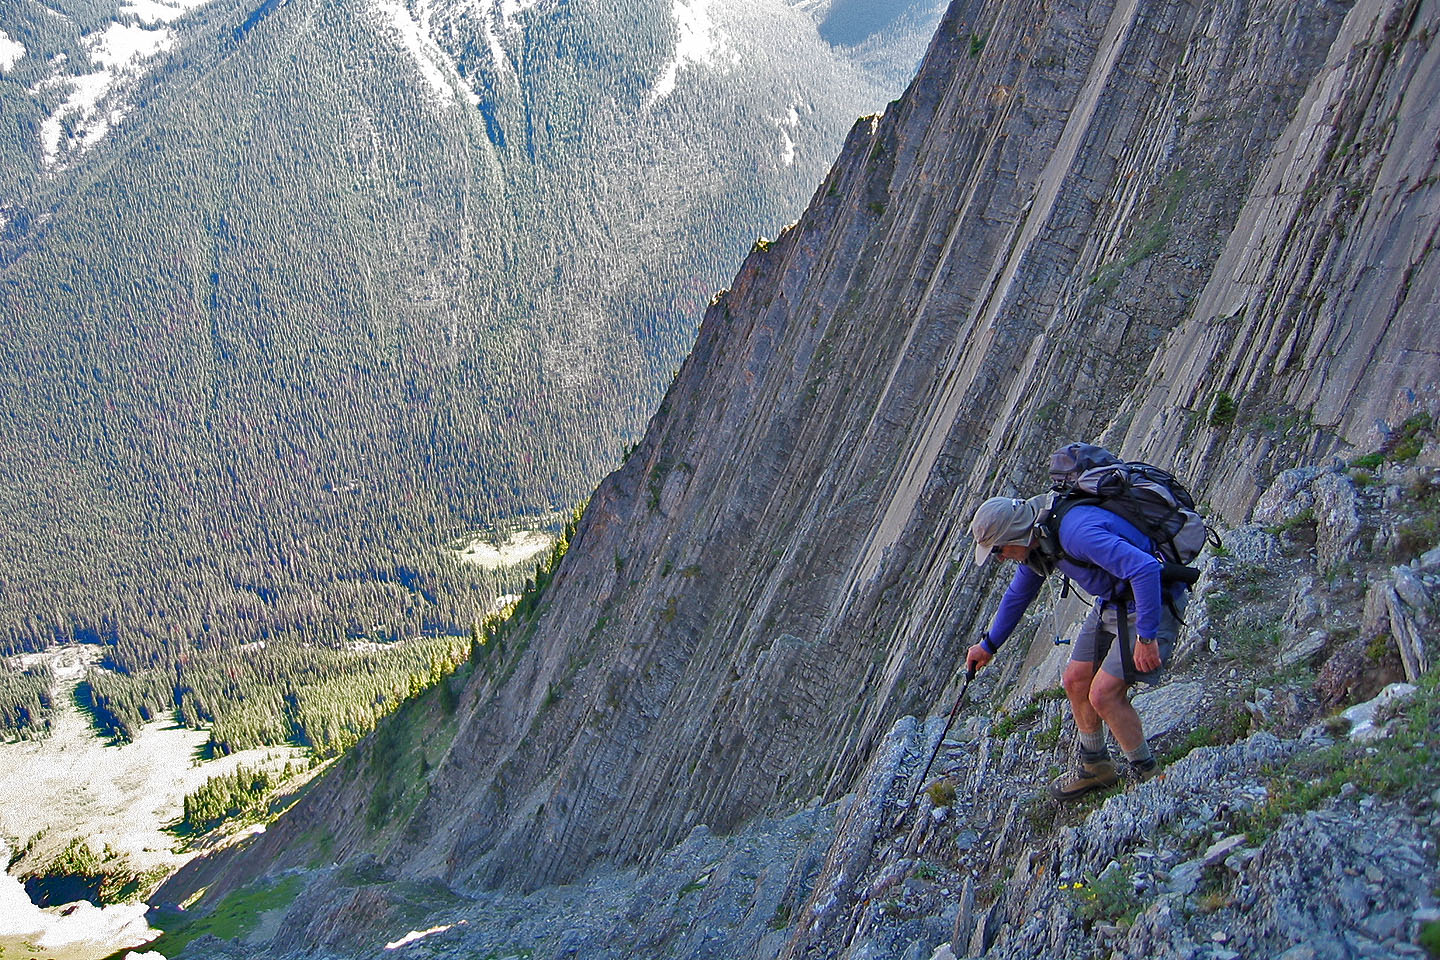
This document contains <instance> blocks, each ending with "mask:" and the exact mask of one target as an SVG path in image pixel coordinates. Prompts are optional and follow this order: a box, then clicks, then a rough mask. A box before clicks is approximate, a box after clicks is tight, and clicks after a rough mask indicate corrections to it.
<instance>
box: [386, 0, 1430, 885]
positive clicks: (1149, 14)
mask: <svg viewBox="0 0 1440 960" xmlns="http://www.w3.org/2000/svg"><path fill="white" fill-rule="evenodd" d="M1435 17H1436V11H1435V9H1434V8H1433V6H1432V7H1428V8H1424V9H1422V8H1421V5H1419V4H1417V3H1414V2H1393V0H1392V2H1382V0H1373V2H1368V0H1367V2H1362V3H1356V4H1354V5H1353V6H1352V5H1351V4H1347V3H1307V4H1294V3H1290V2H1288V0H1273V2H1267V0H1251V2H1238V0H1237V2H1229V3H1223V4H1217V5H1202V4H1193V3H1183V2H1141V0H1119V2H1114V3H1089V4H1079V3H1065V2H1057V0H1006V2H963V0H962V2H957V3H955V4H953V5H952V7H951V9H950V11H949V12H948V14H947V15H946V17H945V18H944V20H943V22H942V24H941V26H940V29H939V32H938V34H937V36H936V38H935V40H934V42H933V44H932V46H931V49H930V50H929V52H928V55H927V57H926V60H925V62H924V65H923V68H922V70H921V72H920V74H919V76H918V77H917V79H916V80H915V81H914V83H913V84H912V86H911V87H910V89H909V90H908V91H907V92H906V94H905V96H904V97H903V98H902V99H901V100H899V101H897V102H896V103H895V104H893V105H892V108H891V109H890V110H889V111H887V113H886V114H885V115H884V116H883V117H881V118H870V119H866V120H863V121H861V122H860V123H859V124H858V125H857V126H856V128H855V129H854V131H853V132H852V133H851V135H850V137H849V139H848V142H847V143H846V145H845V148H844V151H843V153H842V155H841V157H840V159H839V161H838V162H837V164H836V166H835V168H834V170H833V172H832V174H831V175H830V176H829V178H828V179H827V180H826V181H825V182H824V183H822V184H821V186H820V187H819V189H818V190H817V192H816V195H815V197H814V199H813V201H812V203H811V205H810V208H809V210H808V211H807V213H806V214H805V216H804V217H803V218H802V219H801V220H800V222H799V223H798V224H796V225H795V226H793V227H792V228H790V229H788V230H787V231H785V232H784V234H783V235H782V236H781V237H779V238H778V239H776V240H775V241H773V242H770V243H761V244H758V245H757V248H756V250H755V252H754V253H753V254H752V256H751V257H750V258H749V260H748V261H747V262H746V264H745V266H744V267H743V269H742V270H741V271H740V273H739V275H738V276H737V277H736V279H735V282H734V285H733V287H732V288H731V289H730V290H729V291H728V292H726V293H723V294H722V295H720V296H719V297H717V299H716V301H715V303H714V305H713V306H712V307H711V309H710V310H709V312H708V313H707V315H706V318H705V321H704V324H703V327H702V330H701V333H700V337H699V341H698V343H697V344H696V346H695V349H694V351H693V353H692V355H691V356H690V358H689V360H688V361H687V362H686V364H685V366H684V367H683V368H682V370H681V371H680V373H679V375H678V376H677V378H676V381H675V383H674V385H673V386H672V388H671V390H670V391H669V394H668V396H667V398H666V400H665V402H664V403H663V404H662V406H661V408H660V410H659V412H658V413H657V414H656V416H655V417H654V419H653V420H652V422H651V424H650V427H649V430H648V432H647V434H646V437H645V439H644V441H643V442H642V443H641V445H640V446H639V448H638V449H637V450H636V451H635V452H634V453H633V455H631V456H630V457H629V459H628V460H627V462H626V464H625V465H624V467H623V468H622V469H620V470H619V471H617V472H616V473H615V474H614V475H612V476H611V477H610V478H608V479H607V480H606V481H605V482H604V483H603V484H602V485H601V487H600V488H599V489H598V490H597V491H596V493H595V496H594V497H593V498H592V500H591V502H590V506H589V508H588V510H587V512H586V516H585V520H584V522H583V524H582V527H581V530H580V534H579V537H578V543H577V546H576V547H575V548H574V550H573V552H572V554H571V555H570V556H569V557H568V558H567V559H566V562H565V563H564V565H563V566H562V568H561V570H560V572H559V575H558V576H557V578H556V580H555V582H554V584H553V585H552V587H551V593H550V595H549V602H548V604H547V605H546V606H545V608H544V609H543V611H542V613H541V614H540V616H539V619H538V620H537V621H536V623H535V624H534V626H533V631H532V635H533V639H532V640H531V641H530V645H529V646H528V648H527V649H526V652H525V654H524V655H523V657H522V658H521V659H520V661H519V665H518V668H517V669H516V670H515V672H514V673H513V674H512V675H511V676H510V677H509V679H508V681H507V682H506V683H504V684H500V685H495V684H490V683H488V682H487V683H484V684H481V685H479V686H477V687H476V688H475V689H474V690H473V691H472V693H473V696H474V708H473V712H472V713H471V714H470V715H469V717H468V719H467V721H466V722H465V723H464V725H463V726H462V729H461V731H460V734H459V735H458V736H457V738H456V740H455V743H454V746H453V748H452V749H451V751H450V754H449V756H448V757H447V760H446V763H445V764H444V765H443V767H442V769H441V770H440V771H439V773H438V775H437V778H436V780H435V782H434V789H433V790H432V800H431V801H430V802H429V803H428V804H427V805H426V806H425V807H423V808H422V810H421V812H420V814H419V817H420V818H421V822H422V823H423V824H425V829H424V830H422V831H420V832H421V833H422V834H424V835H425V836H427V838H428V839H427V841H426V842H425V843H423V844H419V845H416V846H414V847H412V848H409V849H406V850H404V851H398V853H400V854H401V856H402V857H403V858H404V859H405V860H407V861H408V862H409V863H410V864H411V867H412V869H415V870H417V871H418V872H426V871H437V870H438V871H440V872H442V873H443V874H444V875H445V876H446V878H447V879H450V880H452V881H456V882H459V883H460V884H462V885H473V886H487V885H495V884H503V885H516V886H529V885H534V884H539V883H545V882H555V881H564V880H567V879H571V878H573V877H575V876H577V875H578V874H579V873H580V872H581V871H583V870H584V868H585V866H586V865H587V864H590V863H592V862H594V861H596V860H597V859H598V858H617V859H620V860H634V859H637V858H643V857H645V856H646V854H647V852H649V851H655V850H659V849H663V848H665V847H666V846H668V845H670V844H672V843H674V842H675V841H677V840H679V839H680V838H681V837H683V836H684V835H685V834H686V832H687V831H689V829H690V828H691V827H692V826H694V825H695V824H697V823H702V822H703V823H706V824H709V825H710V826H711V827H712V828H714V829H718V830H722V831H723V830H727V829H730V828H732V827H734V826H735V825H737V824H738V823H740V822H741V821H742V820H744V819H745V818H747V817H750V816H753V815H755V814H756V813H758V812H760V811H762V810H765V809H767V808H769V807H772V806H774V805H776V804H778V803H781V802H785V801H792V800H796V799H801V798H807V797H809V796H811V795H814V794H829V795H833V794H835V793H837V792H842V791H844V790H847V789H849V788H850V787H851V785H852V781H853V778H854V776H855V773H856V770H857V769H858V766H859V764H860V763H862V762H863V761H864V759H865V758H866V757H868V756H869V755H870V754H871V752H872V751H873V750H874V749H875V747H876V745H877V744H878V742H879V741H880V739H881V737H882V736H883V733H884V731H886V730H888V729H889V728H890V726H891V724H892V723H893V722H894V720H895V718H896V717H897V716H900V715H902V714H903V713H906V712H910V711H913V710H915V709H916V708H924V707H927V706H929V705H930V704H931V703H932V702H933V701H934V699H935V697H936V695H937V694H938V693H940V692H941V690H942V688H944V686H945V685H946V681H947V678H948V675H949V672H950V668H951V665H952V664H953V663H955V662H956V659H957V657H958V656H959V654H960V652H961V650H962V649H963V648H964V646H965V645H966V644H967V643H968V642H969V636H970V635H971V633H972V632H973V630H974V629H975V626H976V624H977V622H978V619H979V617H980V615H981V613H982V612H983V600H984V599H985V597H986V595H987V593H988V592H989V591H990V590H992V589H993V588H994V584H993V583H992V581H991V579H990V578H989V576H988V575H987V574H986V573H981V572H978V571H976V570H975V569H974V568H973V566H970V565H968V564H967V563H966V562H965V560H964V557H965V554H966V550H967V548H968V542H967V537H966V535H965V524H966V519H967V518H968V516H969V514H970V512H971V510H972V509H973V507H974V506H975V504H976V503H977V502H978V501H979V500H981V499H982V498H984V497H985V496H988V495H991V494H992V493H994V492H997V491H999V492H1007V491H1020V490H1025V489H1029V488H1030V487H1032V486H1033V485H1034V484H1035V481H1036V477H1037V475H1038V473H1039V468H1040V466H1041V465H1042V464H1043V462H1044V457H1043V454H1044V452H1045V451H1046V450H1047V449H1048V448H1049V447H1051V446H1052V445H1054V444H1055V443H1057V442H1058V441H1061V440H1063V439H1066V438H1069V437H1074V436H1094V435H1096V434H1098V433H1100V432H1101V430H1102V429H1104V428H1106V427H1107V425H1108V434H1107V439H1109V440H1111V441H1112V442H1116V443H1123V445H1124V446H1125V448H1126V449H1127V451H1129V452H1132V453H1138V454H1146V455H1150V456H1153V457H1155V458H1157V459H1161V460H1167V461H1170V462H1173V463H1176V464H1177V465H1179V466H1181V467H1183V468H1184V469H1185V471H1187V472H1189V473H1190V475H1191V476H1192V477H1195V478H1199V479H1201V480H1202V481H1203V482H1202V483H1201V484H1200V486H1201V489H1202V491H1203V493H1204V494H1205V495H1206V497H1207V498H1208V499H1209V500H1210V502H1211V503H1212V504H1214V505H1216V506H1217V507H1219V508H1222V509H1223V511H1224V512H1225V513H1226V514H1227V515H1229V516H1231V517H1239V516H1240V515H1241V514H1243V513H1244V511H1245V510H1246V509H1248V507H1249V506H1250V504H1251V503H1252V502H1253V501H1254V499H1255V497H1256V496H1257V495H1258V492H1259V490H1258V489H1257V487H1256V482H1255V481H1256V479H1257V477H1263V476H1265V475H1268V474H1270V473H1272V472H1274V471H1275V470H1277V469H1279V468H1281V467H1284V466H1289V465H1290V462H1289V461H1288V460H1286V459H1284V458H1283V455H1284V452H1285V451H1286V450H1287V449H1291V450H1293V451H1294V452H1297V453H1298V452H1300V451H1302V450H1303V451H1304V452H1305V453H1307V454H1311V455H1314V454H1316V453H1323V452H1326V451H1329V450H1341V449H1347V448H1351V447H1354V446H1355V445H1364V444H1371V443H1373V442H1374V441H1375V439H1376V436H1377V425H1378V429H1382V430H1383V429H1384V428H1385V426H1386V425H1391V424H1394V423H1397V422H1398V420H1400V419H1403V418H1404V416H1405V415H1407V414H1408V413H1409V412H1411V411H1413V410H1415V409H1417V408H1419V407H1421V406H1426V405H1428V406H1431V407H1433V406H1434V403H1435V399H1436V398H1435V395H1434V390H1435V383H1434V382H1435V374H1436V369H1437V364H1436V358H1435V355H1434V352H1433V349H1432V348H1430V347H1429V346H1427V344H1426V341H1425V329H1426V327H1425V323H1424V318H1425V317H1426V315H1427V310H1430V309H1433V306H1434V297H1435V290H1436V289H1437V285H1436V284H1435V283H1434V282H1433V280H1431V281H1430V282H1427V279H1429V278H1432V277H1433V271H1434V270H1435V263H1434V261H1433V259H1430V258H1429V256H1428V255H1429V252H1430V251H1431V249H1432V248H1433V241H1434V232H1435V227H1436V223H1437V221H1436V219H1435V217H1434V212H1435V208H1436V202H1437V192H1436V190H1435V170H1434V164H1435V159H1436V151H1435V144H1434V136H1435V135H1434V131H1435V130H1436V129H1440V122H1437V121H1440V118H1437V116H1436V114H1435V110H1436V109H1437V106H1436V105H1437V103H1440V98H1437V97H1435V96H1433V87H1432V85H1433V84H1434V83H1436V82H1440V80H1437V78H1440V74H1437V72H1436V71H1435V69H1434V67H1435V57H1436V56H1437V54H1436V52H1435V50H1434V48H1433V44H1432V33H1433V27H1434V23H1433V21H1434V20H1435ZM1220 393H1225V394H1226V395H1228V396H1229V397H1231V399H1232V400H1234V401H1235V403H1236V405H1237V406H1238V414H1237V411H1236V410H1234V409H1231V410H1230V411H1229V414H1228V415H1225V414H1222V413H1220V412H1217V411H1216V410H1214V409H1211V407H1213V405H1214V402H1215V401H1214V397H1215V396H1216V395H1218V394H1220ZM1117 409H1119V413H1120V415H1119V417H1118V418H1117V417H1116V412H1117ZM1262 411H1263V412H1264V413H1265V414H1266V415H1267V416H1268V417H1273V418H1274V422H1273V423H1272V422H1271V421H1270V420H1269V419H1266V420H1265V421H1264V422H1263V423H1261V422H1260V420H1259V416H1260V413H1261V412H1262ZM1286 416H1289V417H1291V420H1289V421H1285V420H1284V419H1283V418H1284V417H1286ZM1287 444H1288V446H1287ZM556 690H562V691H563V695H560V696H558V697H556V696H554V695H553V691H556Z"/></svg>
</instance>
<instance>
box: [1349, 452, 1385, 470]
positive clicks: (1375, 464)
mask: <svg viewBox="0 0 1440 960" xmlns="http://www.w3.org/2000/svg"><path fill="white" fill-rule="evenodd" d="M1384 462H1385V454H1383V453H1367V454H1364V455H1363V456H1359V457H1356V458H1355V459H1354V460H1351V461H1350V466H1352V467H1356V468H1358V469H1360V470H1376V469H1379V467H1380V465H1381V464H1382V463H1384Z"/></svg>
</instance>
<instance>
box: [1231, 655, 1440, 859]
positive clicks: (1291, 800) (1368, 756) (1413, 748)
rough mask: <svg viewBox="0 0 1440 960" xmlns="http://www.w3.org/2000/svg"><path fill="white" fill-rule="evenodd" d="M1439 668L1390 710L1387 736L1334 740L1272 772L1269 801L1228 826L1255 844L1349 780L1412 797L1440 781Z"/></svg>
mask: <svg viewBox="0 0 1440 960" xmlns="http://www.w3.org/2000/svg"><path fill="white" fill-rule="evenodd" d="M1437 681H1440V671H1435V670H1432V671H1431V672H1430V673H1428V674H1426V675H1425V676H1424V677H1422V678H1421V681H1420V684H1419V687H1420V689H1419V691H1418V692H1417V693H1416V695H1415V698H1414V699H1413V700H1411V701H1410V702H1409V703H1407V704H1403V705H1400V706H1399V707H1397V708H1396V710H1397V712H1396V714H1395V715H1394V722H1393V723H1392V726H1391V728H1390V729H1391V735H1390V736H1388V737H1386V738H1385V739H1383V740H1379V741H1377V742H1375V743H1371V744H1368V745H1360V744H1352V743H1348V742H1341V743H1337V744H1335V745H1334V746H1331V747H1327V748H1325V749H1324V750H1318V751H1315V752H1313V753H1308V754H1304V755H1302V756H1300V757H1297V758H1295V759H1294V760H1292V761H1291V762H1290V763H1288V764H1285V765H1282V766H1281V767H1279V768H1277V769H1276V770H1274V771H1273V772H1272V776H1271V778H1270V781H1269V783H1268V788H1269V791H1270V796H1269V799H1268V800H1267V801H1266V802H1265V804H1264V805H1263V806H1261V807H1258V808H1254V809H1251V810H1246V811H1240V812H1237V813H1236V814H1235V815H1234V816H1233V818H1232V826H1233V827H1234V828H1235V829H1237V830H1242V831H1244V832H1245V833H1246V834H1247V835H1248V836H1249V837H1250V839H1251V842H1252V843H1258V842H1259V841H1261V840H1263V839H1264V838H1265V837H1267V836H1269V835H1270V833H1272V832H1274V830H1275V829H1276V828H1277V827H1278V826H1279V825H1280V824H1281V823H1283V822H1284V821H1285V820H1286V819H1287V818H1288V817H1291V816H1294V815H1297V814H1300V813H1304V812H1305V811H1307V810H1313V809H1315V808H1316V807H1318V806H1319V805H1320V804H1321V803H1323V802H1324V801H1325V800H1327V799H1329V798H1330V797H1332V796H1335V795H1336V794H1338V793H1339V792H1340V789H1341V787H1343V786H1344V785H1345V784H1347V783H1353V784H1354V785H1355V786H1356V787H1357V788H1358V789H1359V790H1360V791H1361V792H1363V793H1368V794H1376V795H1379V796H1385V797H1411V798H1418V797H1420V796H1423V795H1425V794H1428V793H1429V792H1430V791H1431V790H1433V789H1434V785H1435V783H1436V782H1437V781H1440V690H1437V687H1440V682H1437Z"/></svg>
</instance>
